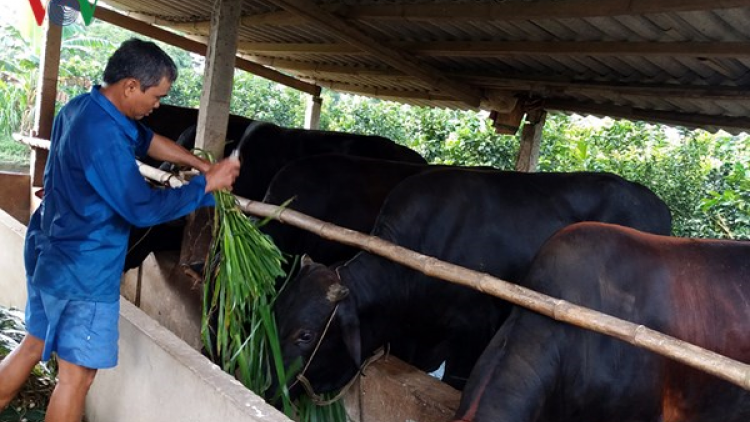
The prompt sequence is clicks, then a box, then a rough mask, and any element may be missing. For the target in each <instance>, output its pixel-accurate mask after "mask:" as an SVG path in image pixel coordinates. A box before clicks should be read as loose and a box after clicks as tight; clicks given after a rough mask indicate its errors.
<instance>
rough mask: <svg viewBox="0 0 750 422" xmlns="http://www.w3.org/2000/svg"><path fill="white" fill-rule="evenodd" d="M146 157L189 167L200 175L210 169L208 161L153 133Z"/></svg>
mask: <svg viewBox="0 0 750 422" xmlns="http://www.w3.org/2000/svg"><path fill="white" fill-rule="evenodd" d="M148 155H149V157H151V158H155V159H157V160H161V161H169V162H170V163H175V164H178V165H180V166H189V167H192V168H194V169H197V170H198V171H200V172H201V173H206V172H207V171H208V169H209V168H211V163H209V162H208V160H204V159H203V158H200V157H197V156H195V155H193V154H192V153H191V152H190V151H188V150H187V149H185V148H184V147H182V146H181V145H177V144H176V143H175V142H173V141H172V140H171V139H169V138H167V137H165V136H161V135H159V134H158V133H154V137H153V139H151V145H150V146H149V147H148Z"/></svg>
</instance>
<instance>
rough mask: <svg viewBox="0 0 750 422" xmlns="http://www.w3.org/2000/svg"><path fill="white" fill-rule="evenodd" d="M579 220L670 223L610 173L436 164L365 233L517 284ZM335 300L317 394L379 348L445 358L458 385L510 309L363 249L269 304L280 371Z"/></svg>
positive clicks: (658, 204)
mask: <svg viewBox="0 0 750 422" xmlns="http://www.w3.org/2000/svg"><path fill="white" fill-rule="evenodd" d="M585 220H598V221H605V222H614V223H619V224H624V225H629V226H633V227H637V228H640V229H642V230H646V231H650V232H654V233H661V234H668V233H669V232H670V224H671V217H670V213H669V210H668V208H667V206H666V205H665V204H664V202H662V201H661V200H660V199H659V198H658V197H657V196H656V195H654V194H653V193H652V192H651V191H650V190H648V189H647V188H645V187H643V186H641V185H639V184H636V183H631V182H628V181H626V180H624V179H622V178H620V177H618V176H615V175H612V174H605V173H599V174H597V173H569V174H564V173H531V174H529V173H516V172H500V171H482V170H457V169H438V170H432V171H429V172H426V173H422V174H419V175H415V176H412V177H410V178H408V179H406V180H405V181H404V182H402V183H401V184H399V185H398V186H397V187H396V188H395V189H394V190H393V191H392V192H391V194H390V195H389V196H388V198H387V199H386V201H385V203H384V205H383V208H382V209H381V213H380V216H379V217H378V220H377V222H376V224H375V228H374V229H373V231H372V234H373V235H375V236H378V237H381V238H383V239H385V240H387V241H390V242H393V243H396V244H398V245H401V246H404V247H406V248H409V249H412V250H416V251H419V252H421V253H423V254H426V255H430V256H434V257H437V258H440V259H443V260H446V261H449V262H452V263H454V264H458V265H462V266H465V267H468V268H472V269H475V270H480V271H484V272H487V273H490V274H493V275H495V276H498V277H501V278H503V279H506V280H511V281H514V280H516V281H517V280H520V279H521V277H522V276H523V275H524V274H525V272H526V269H527V267H528V265H529V263H530V262H531V259H532V258H533V256H534V254H535V253H536V251H537V250H538V249H539V247H540V246H541V245H542V243H543V242H544V241H545V240H546V239H547V238H548V237H549V236H551V235H552V234H553V233H554V232H555V231H557V230H558V229H560V228H562V227H564V226H566V225H568V224H571V223H575V222H579V221H585ZM339 278H340V283H341V284H342V285H343V286H345V287H346V288H347V289H348V292H349V294H348V296H347V297H345V298H344V299H343V300H341V301H339V302H336V303H332V302H331V301H330V300H329V299H328V298H327V293H328V290H329V288H331V286H332V285H337V284H338V283H339ZM339 290H340V289H339ZM334 306H337V308H336V309H337V310H336V315H335V321H334V323H332V324H331V326H330V328H329V330H328V332H327V334H326V335H325V338H324V340H323V341H322V342H321V343H320V348H319V350H318V351H317V354H316V355H315V357H314V359H312V361H311V362H310V363H309V367H308V368H307V371H306V372H305V374H304V375H305V376H306V377H307V378H308V379H309V380H310V382H311V384H312V386H313V388H314V389H315V390H316V391H318V392H326V391H333V390H336V389H338V388H340V387H341V386H342V385H343V384H344V383H345V381H346V380H348V379H350V378H351V377H352V376H353V375H354V374H355V372H356V370H357V367H358V365H359V364H360V362H361V360H362V357H363V356H366V355H369V354H370V353H372V352H373V351H374V350H375V349H376V348H378V347H380V346H382V345H385V344H390V347H391V351H392V352H393V353H394V354H395V355H396V356H399V357H400V358H402V359H404V360H405V361H407V362H410V363H412V364H413V365H415V366H417V367H418V368H420V369H422V370H426V371H431V370H434V369H436V368H437V367H438V366H439V365H440V364H441V362H443V361H445V362H446V366H445V376H444V378H443V379H444V380H445V381H446V382H448V383H449V384H451V385H453V386H455V387H457V388H461V387H462V385H463V383H464V382H465V380H466V378H467V377H468V375H469V372H470V370H471V368H472V367H473V365H474V362H475V361H476V359H477V358H478V357H479V355H480V354H481V352H482V350H484V347H485V346H486V345H487V344H488V343H489V341H490V339H491V338H492V336H493V335H494V333H495V331H496V330H497V329H498V328H499V327H500V324H501V323H502V322H503V320H504V319H505V317H506V316H507V315H508V313H509V312H510V306H509V305H508V304H507V303H504V302H502V301H500V300H499V299H496V298H494V297H491V296H487V295H484V294H481V293H478V292H476V291H474V290H472V289H468V288H466V287H461V286H457V285H453V284H450V283H447V282H443V281H438V280H434V279H431V278H429V277H427V276H425V275H423V274H421V273H418V272H415V271H412V270H410V269H407V268H406V267H403V266H401V265H399V264H396V263H393V262H391V261H388V260H386V259H384V258H381V257H379V256H376V255H373V254H369V253H360V254H358V255H357V256H356V257H354V258H353V259H352V260H350V261H349V262H347V263H346V264H345V265H343V266H340V267H338V268H337V269H336V270H335V271H333V270H330V269H328V268H326V267H325V266H323V265H320V264H309V263H308V265H304V266H303V268H301V270H300V274H299V276H298V277H297V278H296V279H294V280H292V281H291V282H290V284H289V285H288V286H287V288H286V289H285V290H284V291H283V292H282V293H281V296H280V297H279V299H278V301H277V305H276V309H275V312H276V318H277V323H278V326H279V332H280V339H281V342H282V348H283V354H284V361H285V364H286V365H287V366H291V365H292V364H293V363H294V361H295V360H297V359H298V358H301V359H302V360H303V363H305V364H307V362H306V361H307V359H308V358H309V357H310V355H311V353H312V350H313V349H315V348H316V345H317V344H318V342H319V340H320V338H321V333H322V331H323V329H324V327H325V326H326V322H327V320H328V318H329V316H330V315H331V313H332V312H333V310H334ZM298 387H299V386H298V385H297V386H295V388H294V390H293V391H292V393H293V394H297V393H299V389H298Z"/></svg>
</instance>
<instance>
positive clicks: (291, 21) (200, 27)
mask: <svg viewBox="0 0 750 422" xmlns="http://www.w3.org/2000/svg"><path fill="white" fill-rule="evenodd" d="M161 21H162V22H163V23H162V24H163V25H168V26H170V27H172V28H175V29H179V30H182V31H193V32H195V31H197V32H204V33H205V32H208V29H209V28H210V27H211V21H208V20H202V21H192V22H169V21H164V20H163V19H162V20H161ZM306 22H309V20H308V19H306V18H305V17H302V16H299V15H296V14H294V13H290V12H287V11H280V12H270V13H259V14H257V15H246V16H243V17H242V18H240V26H249V27H252V26H257V25H271V26H293V25H300V24H304V23H306Z"/></svg>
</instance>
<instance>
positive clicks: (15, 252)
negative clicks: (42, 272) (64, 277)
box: [0, 186, 28, 309]
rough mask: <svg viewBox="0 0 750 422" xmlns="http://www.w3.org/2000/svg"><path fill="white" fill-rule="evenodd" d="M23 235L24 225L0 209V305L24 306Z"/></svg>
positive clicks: (22, 307) (24, 232) (24, 234)
mask: <svg viewBox="0 0 750 422" xmlns="http://www.w3.org/2000/svg"><path fill="white" fill-rule="evenodd" d="M26 189H27V191H28V186H27V187H26ZM25 236H26V226H24V225H23V224H21V223H19V222H18V220H16V219H15V218H13V217H12V216H11V215H10V214H8V213H7V212H5V211H3V210H2V209H0V275H1V276H0V305H3V306H5V307H14V308H18V309H24V307H25V306H26V270H25V268H24V265H23V243H24V238H25Z"/></svg>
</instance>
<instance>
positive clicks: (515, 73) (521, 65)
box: [18, 0, 750, 420]
mask: <svg viewBox="0 0 750 422" xmlns="http://www.w3.org/2000/svg"><path fill="white" fill-rule="evenodd" d="M749 16H750V1H732V0H728V1H716V0H713V1H710V2H709V1H703V0H692V1H684V0H683V1H678V0H652V1H645V0H642V1H639V0H630V1H624V0H558V1H551V0H539V1H505V2H489V1H432V2H422V1H409V2H405V1H395V0H394V1H388V2H386V1H346V2H335V1H327V0H326V1H320V2H313V1H299V0H289V1H284V0H279V1H260V0H259V1H255V0H217V1H215V2H205V1H198V0H193V1H176V0H148V1H146V0H142V1H141V0H115V1H108V2H107V3H106V4H104V3H99V4H98V5H97V7H96V12H95V17H96V18H98V19H101V20H104V21H107V22H110V23H113V24H116V25H118V26H122V27H125V28H127V29H131V30H133V31H135V32H138V33H141V34H143V35H145V36H149V37H152V38H155V39H159V40H161V41H164V42H167V43H170V44H173V45H176V46H179V47H182V48H184V49H186V50H189V51H193V52H196V53H199V54H205V55H206V57H207V63H208V66H207V71H206V82H205V84H204V92H203V96H202V99H201V111H200V114H199V125H198V126H199V127H198V145H199V146H200V145H203V147H204V148H205V149H209V150H212V151H218V150H220V149H222V147H221V144H222V143H223V141H222V140H223V138H224V133H225V132H224V131H225V128H226V119H227V116H228V109H229V98H230V96H231V81H232V78H231V75H232V72H233V70H234V67H235V66H236V67H239V68H242V69H244V70H248V71H250V72H253V73H256V74H258V75H260V76H263V77H266V78H268V79H271V80H274V81H276V82H279V83H282V84H284V85H287V86H291V87H294V88H296V89H299V90H301V91H303V92H306V93H308V94H310V95H311V107H310V119H309V121H310V124H309V125H310V127H314V126H315V123H314V121H315V115H316V112H319V105H320V103H319V101H320V100H319V98H320V97H319V95H320V90H321V88H323V87H325V88H330V89H334V90H337V91H341V92H350V93H357V94H362V95H367V96H371V97H376V98H382V99H388V100H396V101H400V102H404V103H408V104H414V105H422V106H435V107H452V108H458V109H480V108H481V109H485V110H490V111H491V116H492V118H493V120H494V123H495V127H496V128H497V129H498V131H500V132H504V133H515V132H516V130H517V129H518V128H519V126H520V125H521V120H522V119H523V116H524V115H526V116H528V117H527V118H528V120H529V122H530V123H531V124H529V125H526V126H525V127H524V133H523V135H522V139H523V141H522V142H523V145H524V148H522V151H525V155H523V156H522V157H520V159H519V165H518V168H519V169H525V170H530V169H533V167H534V150H535V148H538V142H539V137H540V134H541V127H542V125H543V122H544V116H545V112H546V110H560V111H564V112H577V113H584V114H596V115H608V116H612V117H623V118H630V119H640V120H648V121H654V122H662V123H668V124H674V125H684V126H686V127H691V128H697V127H700V128H704V129H707V130H716V129H719V128H722V129H725V130H727V131H729V132H732V133H737V132H739V131H742V130H747V128H748V126H750V124H749V123H748V120H747V119H746V118H745V117H744V116H746V114H747V111H748V110H746V108H747V107H748V106H747V104H748V103H747V96H748V90H747V86H748V84H749V83H750V82H748V79H747V78H748V69H747V67H748V63H750V61H749V60H748V59H749V56H748V55H749V54H750V43H749V42H748V41H749V40H748V38H749V37H750V30H748V29H747V27H746V25H745V22H746V21H747V18H748V17H749ZM172 30H175V31H179V34H177V33H175V32H172ZM60 32H61V31H60V27H56V26H55V25H50V26H48V27H47V31H46V37H47V41H46V42H45V53H44V56H43V62H42V67H43V71H42V72H41V75H42V76H41V77H42V84H41V85H40V87H41V88H40V90H39V101H38V107H39V110H38V112H37V113H36V116H37V119H38V121H37V123H36V125H35V126H36V129H35V130H36V133H35V135H36V136H38V137H41V138H47V139H48V138H49V133H50V131H51V122H52V116H53V111H54V98H55V91H56V83H57V79H58V72H57V66H58V61H59V50H60ZM44 154H45V153H44V152H43V151H42V150H37V151H36V153H35V155H34V170H33V174H32V183H33V184H34V185H35V186H37V187H39V186H40V184H41V180H42V177H41V176H42V171H43V167H44V158H45V157H44ZM19 250H20V249H19ZM18 262H21V261H20V260H19V261H18ZM138 294H140V293H138ZM140 299H143V301H144V302H145V301H146V300H147V298H145V297H143V298H141V297H140V296H138V300H140ZM158 300H161V302H166V300H165V298H164V297H159V298H157V301H158ZM146 306H147V305H143V307H146ZM126 308H127V309H126V314H127V319H128V321H129V322H128V323H129V324H130V325H128V326H127V327H126V328H125V329H124V331H128V330H132V331H133V332H139V331H140V332H145V333H146V334H145V336H146V337H153V336H154V335H153V334H152V333H151V332H150V331H149V330H151V329H152V328H153V327H151V326H150V325H149V323H148V322H143V321H142V320H139V316H138V314H137V312H136V310H132V309H130V308H129V307H126ZM159 312H160V311H158V310H156V311H155V313H159ZM131 326H132V327H131ZM144 327H145V328H144ZM153 329H156V328H153ZM129 334H130V333H128V335H129ZM128 344H133V343H132V342H129V343H128ZM162 350H168V352H167V354H171V355H173V356H174V355H180V354H182V353H187V352H185V351H184V350H182V349H180V348H179V347H175V348H172V349H162ZM125 352H126V354H125V356H126V359H124V361H125V362H123V363H124V364H127V363H128V362H131V360H132V361H133V362H137V361H138V359H139V357H140V358H141V359H156V357H155V356H157V355H158V354H159V352H157V351H149V352H145V351H144V350H143V349H141V350H139V349H138V348H137V347H133V348H131V349H129V350H126V351H125ZM130 352H132V355H131V354H128V353H130ZM146 353H147V354H148V355H147V357H146ZM181 356H182V355H181ZM185 359H187V358H184V359H183V360H185ZM152 365H153V364H152ZM122 368H126V366H124V365H123V367H122ZM147 375H148V374H147V373H146V374H144V375H143V377H144V378H143V379H147V378H148V377H147ZM130 378H133V376H132V374H131V377H130ZM131 381H132V379H131ZM98 382H99V386H100V388H99V389H98V390H97V391H98V392H99V393H98V394H99V396H98V397H100V398H101V397H104V395H105V392H107V391H109V392H110V393H111V392H114V391H117V392H118V393H120V394H122V395H128V394H134V395H135V396H136V397H137V396H138V394H139V393H141V392H140V391H138V388H142V385H133V384H124V383H119V380H118V378H117V377H116V376H114V378H113V377H110V378H105V377H102V378H99V379H98ZM107 382H110V384H106V383H107ZM144 382H145V381H144ZM196 394H203V393H201V392H196ZM238 394H243V393H238ZM128 397H131V396H128ZM138 400H139V403H141V404H143V403H146V402H144V398H143V397H138ZM102 403H103V402H102ZM185 404H187V403H185ZM144 406H147V405H145V404H144ZM248 406H250V405H248ZM253 406H255V404H253ZM258 406H259V408H262V411H261V413H262V412H265V411H267V410H266V409H265V408H263V407H262V405H258ZM115 410H116V411H117V412H120V413H117V415H118V416H120V415H128V416H129V420H149V419H144V415H141V414H138V416H137V417H136V416H134V414H133V413H127V412H129V411H130V412H132V409H119V408H118V409H115ZM90 411H91V412H92V414H93V415H96V414H97V413H96V412H97V410H96V409H95V408H92V409H90ZM110 411H112V408H111V407H110ZM225 411H228V410H226V409H225ZM110 416H112V415H111V414H110ZM158 416H159V415H158V414H154V413H153V412H152V413H151V414H150V417H152V418H157V417H158ZM168 416H171V418H173V419H174V416H175V415H174V414H172V415H168ZM123 417H124V416H123ZM115 419H116V418H115ZM162 419H163V417H162ZM217 419H219V418H217ZM229 419H231V418H229ZM109 420H113V419H109ZM123 420H126V419H125V418H123ZM153 420H157V419H153ZM250 420H254V419H250ZM258 420H262V419H258Z"/></svg>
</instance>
